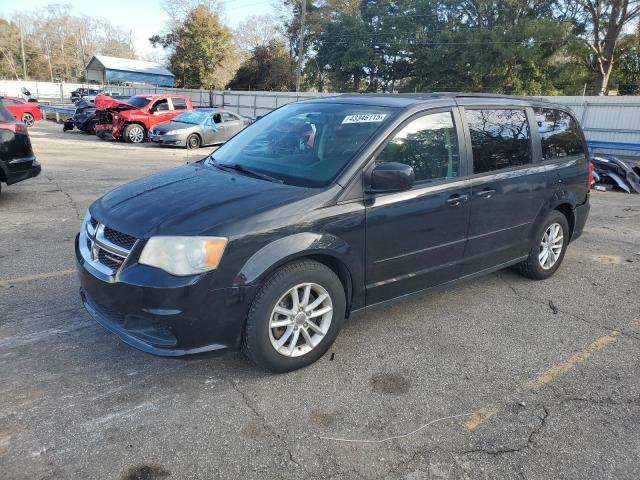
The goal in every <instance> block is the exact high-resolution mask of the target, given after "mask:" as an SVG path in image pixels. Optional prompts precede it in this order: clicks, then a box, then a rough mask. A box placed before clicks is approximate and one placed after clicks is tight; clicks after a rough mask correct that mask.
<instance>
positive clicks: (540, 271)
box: [517, 210, 570, 280]
mask: <svg viewBox="0 0 640 480" xmlns="http://www.w3.org/2000/svg"><path fill="white" fill-rule="evenodd" d="M553 224H558V225H560V227H561V228H562V249H561V250H560V254H559V255H558V258H557V260H556V261H555V263H554V264H553V265H552V266H551V267H550V268H546V269H545V268H543V267H542V265H541V264H540V261H539V259H538V256H539V255H540V253H541V248H542V247H541V243H542V240H543V237H544V235H545V233H546V232H547V230H548V229H549V228H550V226H551V225H553ZM569 234H570V232H569V222H567V217H565V216H564V215H563V214H562V213H561V212H559V211H557V210H553V211H552V212H550V213H549V215H547V217H546V218H545V219H544V221H543V222H542V223H541V225H540V228H538V230H537V232H536V235H535V237H534V240H533V245H532V246H531V250H530V251H529V256H528V257H527V259H526V260H525V261H523V262H521V263H519V264H518V265H517V269H518V270H519V272H520V273H521V274H522V275H524V276H525V277H528V278H531V279H533V280H545V279H547V278H549V277H550V276H551V275H553V274H554V273H555V272H556V270H558V268H560V264H561V263H562V260H563V259H564V255H565V253H566V251H567V245H568V244H569Z"/></svg>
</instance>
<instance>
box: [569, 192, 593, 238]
mask: <svg viewBox="0 0 640 480" xmlns="http://www.w3.org/2000/svg"><path fill="white" fill-rule="evenodd" d="M590 210H591V204H590V203H589V194H587V200H586V201H585V202H584V203H583V204H582V205H578V206H577V207H576V208H575V210H574V215H575V221H576V223H575V225H574V227H573V234H572V235H571V241H574V240H575V239H577V238H579V237H580V235H582V232H583V230H584V226H585V224H586V223H587V218H588V217H589V211H590Z"/></svg>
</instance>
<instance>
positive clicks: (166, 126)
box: [152, 120, 198, 133]
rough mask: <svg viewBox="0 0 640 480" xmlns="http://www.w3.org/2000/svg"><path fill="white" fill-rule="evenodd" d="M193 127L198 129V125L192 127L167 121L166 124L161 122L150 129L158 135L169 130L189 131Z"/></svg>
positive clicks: (191, 124)
mask: <svg viewBox="0 0 640 480" xmlns="http://www.w3.org/2000/svg"><path fill="white" fill-rule="evenodd" d="M194 127H198V125H194V124H193V123H183V122H175V121H173V120H169V121H168V122H162V123H158V124H157V125H154V126H153V127H152V130H155V131H156V132H158V133H166V132H168V131H170V130H190V129H192V128H194Z"/></svg>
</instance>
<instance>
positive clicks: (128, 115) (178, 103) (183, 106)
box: [95, 94, 193, 143]
mask: <svg viewBox="0 0 640 480" xmlns="http://www.w3.org/2000/svg"><path fill="white" fill-rule="evenodd" d="M95 104H96V116H97V118H98V123H97V124H96V125H95V132H96V135H97V136H98V137H100V138H102V139H103V140H118V139H124V141H125V142H129V143H142V142H144V141H145V140H146V139H147V132H149V130H150V129H151V127H152V126H153V125H156V124H158V123H162V122H166V121H168V120H171V119H172V118H174V117H176V116H178V115H180V114H181V113H184V111H185V110H193V104H192V103H191V99H190V98H189V97H185V96H183V95H169V94H162V95H136V96H134V97H131V98H129V99H128V100H127V101H122V100H118V99H114V98H111V97H107V96H102V95H101V96H99V97H96V101H95Z"/></svg>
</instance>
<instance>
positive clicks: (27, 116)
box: [22, 113, 33, 127]
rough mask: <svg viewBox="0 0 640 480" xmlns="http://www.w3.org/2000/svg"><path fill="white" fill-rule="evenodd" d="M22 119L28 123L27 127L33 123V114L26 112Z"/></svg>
mask: <svg viewBox="0 0 640 480" xmlns="http://www.w3.org/2000/svg"><path fill="white" fill-rule="evenodd" d="M22 121H23V122H24V123H26V125H27V127H30V126H31V125H33V116H32V115H31V114H30V113H25V114H24V116H23V117H22Z"/></svg>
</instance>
